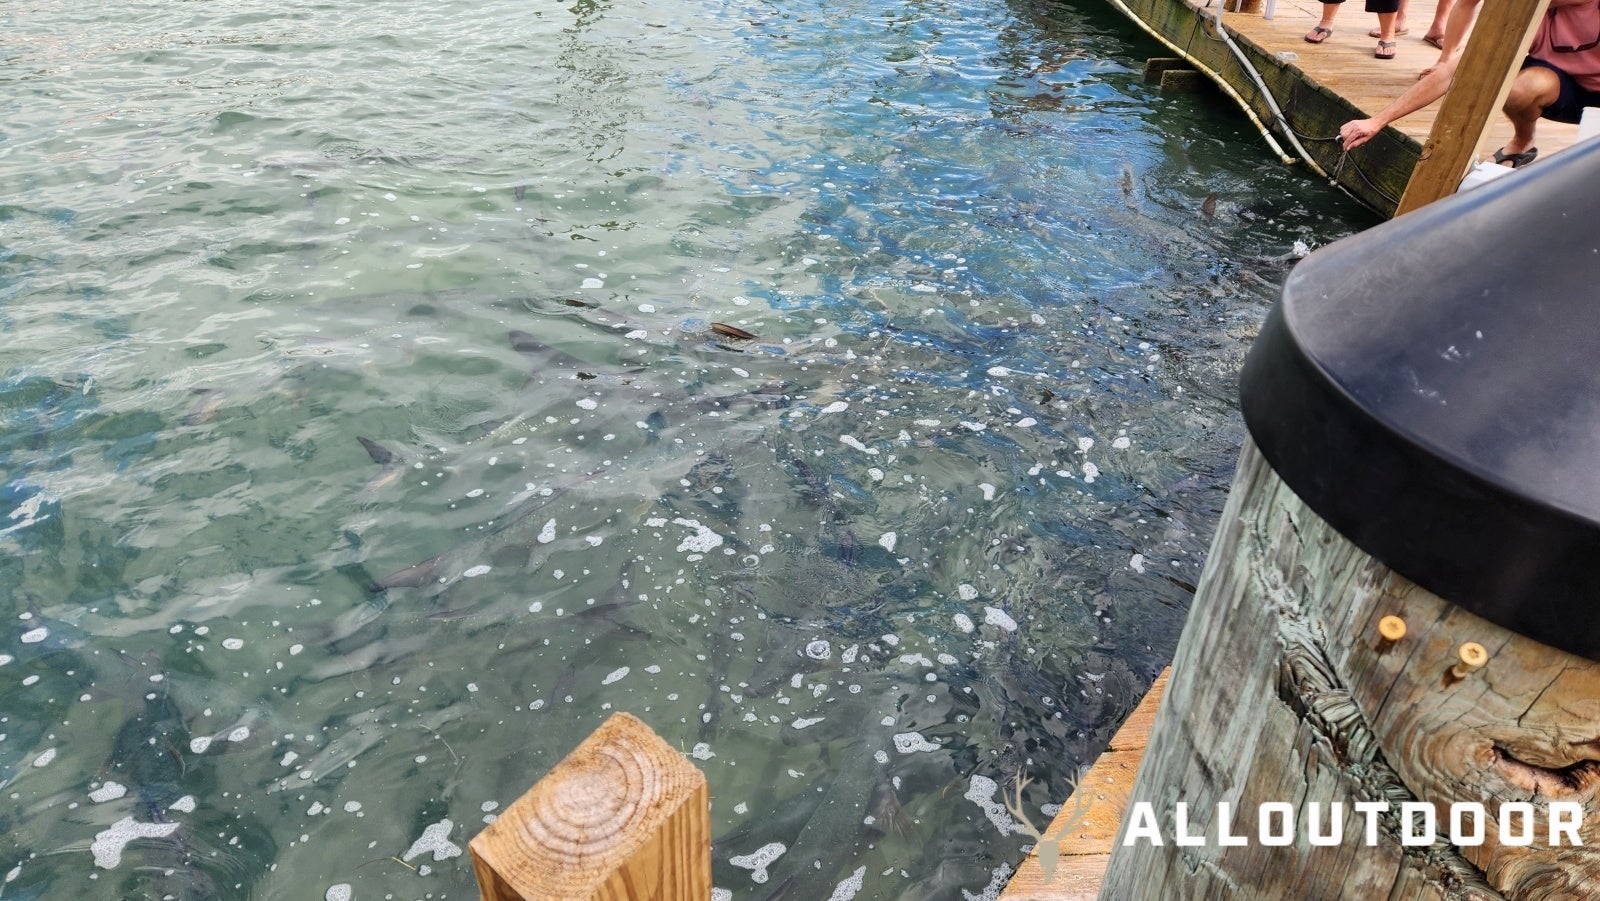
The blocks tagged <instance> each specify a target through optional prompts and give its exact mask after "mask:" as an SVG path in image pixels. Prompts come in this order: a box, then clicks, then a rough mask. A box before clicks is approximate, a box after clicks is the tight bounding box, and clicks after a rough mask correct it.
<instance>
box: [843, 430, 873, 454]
mask: <svg viewBox="0 0 1600 901" xmlns="http://www.w3.org/2000/svg"><path fill="white" fill-rule="evenodd" d="M839 443H840V444H843V445H845V446H846V447H853V448H855V449H856V450H858V451H861V452H862V453H864V454H869V455H871V456H877V454H878V449H877V448H875V447H867V446H866V445H865V444H862V443H861V440H860V439H859V438H857V437H856V436H854V435H840V436H839Z"/></svg>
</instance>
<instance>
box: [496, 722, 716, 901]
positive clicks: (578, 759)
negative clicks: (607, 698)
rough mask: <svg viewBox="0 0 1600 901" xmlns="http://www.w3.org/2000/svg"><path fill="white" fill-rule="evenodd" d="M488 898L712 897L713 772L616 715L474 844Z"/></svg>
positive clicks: (668, 900) (655, 900) (605, 900)
mask: <svg viewBox="0 0 1600 901" xmlns="http://www.w3.org/2000/svg"><path fill="white" fill-rule="evenodd" d="M468 848H469V850H470V851H471V852H472V866H473V870H474V872H475V873H476V874H477V876H478V890H479V892H480V893H481V895H482V898H483V901H591V899H592V901H646V899H649V901H705V899H706V898H708V897H710V895H711V820H710V795H709V793H708V790H707V787H706V779H705V776H704V775H702V774H701V773H700V771H699V770H698V769H696V768H695V767H694V766H692V765H691V764H690V763H689V762H688V761H687V760H685V759H684V757H683V755H682V754H680V753H678V752H677V751H676V750H674V749H673V748H672V747H671V746H670V745H668V744H667V743H666V742H664V741H662V740H661V739H660V738H659V737H658V736H657V735H656V734H655V733H654V732H652V731H651V730H650V727H649V726H646V725H645V724H644V723H642V722H640V721H639V720H638V719H636V718H634V717H632V716H629V715H628V714H626V713H618V714H614V715H612V716H611V718H610V719H607V720H606V721H605V722H604V723H602V724H601V725H600V728H598V729H596V730H595V731H594V733H593V734H591V735H590V736H589V737H588V738H586V739H584V741H583V743H582V744H580V745H579V746H578V747H577V749H576V750H574V751H573V752H572V753H571V754H569V755H568V756H567V757H566V759H564V760H562V761H561V762H560V763H559V764H557V765H556V767H555V768H554V769H552V770H551V771H550V773H549V774H548V775H546V776H545V777H544V778H543V779H541V780H539V782H538V783H537V784H535V785H534V786H533V788H531V789H529V790H528V792H527V793H526V794H524V795H523V796H522V797H520V798H518V799H517V800H516V801H515V802H513V803H512V804H511V806H510V807H508V808H506V810H505V812H504V813H503V814H501V816H500V817H499V818H498V819H496V820H495V821H494V822H493V823H491V824H490V825H489V826H488V827H487V828H485V829H484V830H483V831H482V832H480V833H478V835H477V836H476V837H475V838H473V840H472V841H471V842H470V843H469V845H468Z"/></svg>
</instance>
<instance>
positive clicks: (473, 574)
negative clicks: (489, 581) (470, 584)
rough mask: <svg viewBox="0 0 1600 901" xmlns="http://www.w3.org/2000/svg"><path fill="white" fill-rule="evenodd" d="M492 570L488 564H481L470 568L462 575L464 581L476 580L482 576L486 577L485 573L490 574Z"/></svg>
mask: <svg viewBox="0 0 1600 901" xmlns="http://www.w3.org/2000/svg"><path fill="white" fill-rule="evenodd" d="M491 568H492V567H490V566H488V565H486V564H482V563H480V564H478V565H477V566H474V567H470V568H469V569H467V570H466V571H465V572H463V573H462V574H461V578H463V579H476V578H477V577H479V576H481V575H484V574H485V573H487V572H489V570H490V569H491Z"/></svg>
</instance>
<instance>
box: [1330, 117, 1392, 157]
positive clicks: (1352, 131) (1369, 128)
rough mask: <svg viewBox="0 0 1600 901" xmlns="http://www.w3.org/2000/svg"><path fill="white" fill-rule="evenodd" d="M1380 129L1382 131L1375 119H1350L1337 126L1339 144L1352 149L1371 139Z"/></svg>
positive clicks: (1346, 148)
mask: <svg viewBox="0 0 1600 901" xmlns="http://www.w3.org/2000/svg"><path fill="white" fill-rule="evenodd" d="M1380 131H1383V125H1382V124H1380V123H1379V122H1378V120H1376V119H1352V120H1351V121H1349V122H1346V123H1345V124H1343V125H1341V126H1339V146H1341V147H1343V148H1344V149H1345V150H1346V151H1350V150H1354V149H1356V148H1357V147H1360V146H1361V145H1362V144H1365V143H1367V142H1368V141H1370V140H1372V136H1373V135H1375V134H1377V133H1378V132H1380Z"/></svg>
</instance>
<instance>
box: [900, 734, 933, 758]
mask: <svg viewBox="0 0 1600 901" xmlns="http://www.w3.org/2000/svg"><path fill="white" fill-rule="evenodd" d="M894 749H895V750H896V751H899V752H900V753H902V754H915V753H917V752H918V751H937V750H939V746H938V745H936V744H934V743H933V742H931V741H928V740H927V739H926V738H923V737H922V733H920V732H900V733H898V734H896V735H895V737H894Z"/></svg>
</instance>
